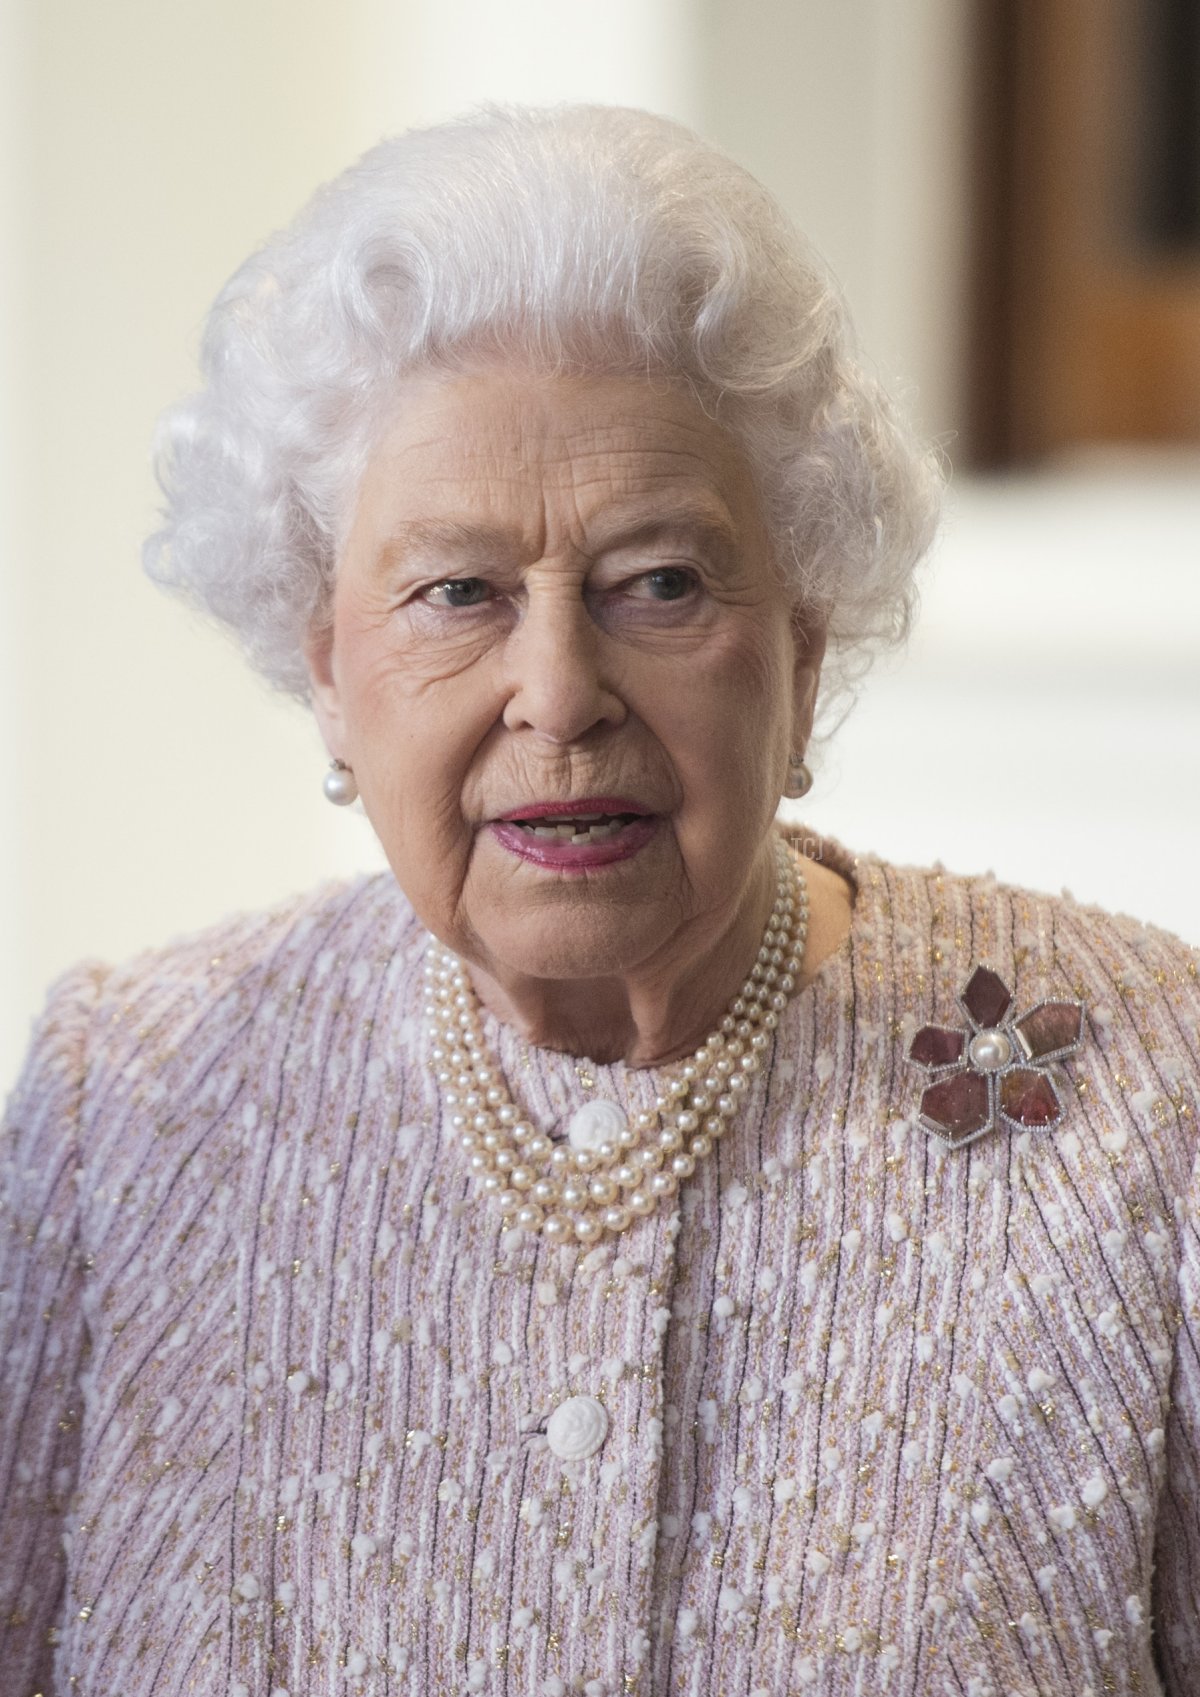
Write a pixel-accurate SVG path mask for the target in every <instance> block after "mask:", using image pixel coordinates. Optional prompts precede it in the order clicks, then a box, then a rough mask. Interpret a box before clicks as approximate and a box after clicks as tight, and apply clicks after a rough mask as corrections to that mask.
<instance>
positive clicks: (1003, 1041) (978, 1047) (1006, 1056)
mask: <svg viewBox="0 0 1200 1697" xmlns="http://www.w3.org/2000/svg"><path fill="white" fill-rule="evenodd" d="M967 1054H968V1055H969V1056H970V1058H971V1060H972V1062H973V1063H974V1065H975V1066H977V1067H978V1068H979V1070H980V1072H995V1071H996V1069H997V1067H1002V1066H1007V1064H1008V1062H1009V1061H1011V1060H1012V1042H1011V1040H1010V1039H1009V1037H1008V1036H1007V1035H1006V1034H1005V1033H1004V1032H1003V1031H980V1032H977V1033H976V1035H975V1036H974V1037H972V1039H971V1042H970V1046H969V1048H968V1049H967Z"/></svg>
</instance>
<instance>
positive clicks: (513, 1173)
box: [508, 1166, 537, 1190]
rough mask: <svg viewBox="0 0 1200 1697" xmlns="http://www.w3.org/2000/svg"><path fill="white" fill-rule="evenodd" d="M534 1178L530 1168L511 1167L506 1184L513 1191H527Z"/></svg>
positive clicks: (535, 1175)
mask: <svg viewBox="0 0 1200 1697" xmlns="http://www.w3.org/2000/svg"><path fill="white" fill-rule="evenodd" d="M536 1177H537V1174H536V1173H535V1172H534V1170H533V1168H532V1167H524V1166H521V1167H513V1168H511V1169H510V1171H509V1175H508V1182H509V1183H510V1184H511V1185H512V1187H513V1189H514V1190H528V1189H529V1187H530V1185H531V1184H532V1183H533V1181H534V1179H535V1178H536Z"/></svg>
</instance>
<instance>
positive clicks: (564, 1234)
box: [542, 1214, 571, 1243]
mask: <svg viewBox="0 0 1200 1697" xmlns="http://www.w3.org/2000/svg"><path fill="white" fill-rule="evenodd" d="M542 1236H543V1237H544V1238H548V1239H549V1241H550V1242H551V1243H566V1242H567V1240H568V1238H569V1237H570V1236H571V1222H570V1220H569V1219H568V1218H567V1216H566V1215H565V1214H547V1215H546V1218H545V1221H544V1222H543V1224H542Z"/></svg>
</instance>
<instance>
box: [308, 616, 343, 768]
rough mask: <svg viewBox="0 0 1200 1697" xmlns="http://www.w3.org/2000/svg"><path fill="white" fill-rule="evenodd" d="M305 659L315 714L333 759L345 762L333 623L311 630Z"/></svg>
mask: <svg viewBox="0 0 1200 1697" xmlns="http://www.w3.org/2000/svg"><path fill="white" fill-rule="evenodd" d="M304 658H305V662H306V664H307V666H308V679H309V685H310V687H311V689H312V707H313V714H314V716H315V717H316V721H317V726H318V728H319V729H320V732H321V736H322V739H323V740H324V743H325V747H326V748H327V749H328V750H329V756H330V758H331V759H333V760H344V759H345V757H346V755H345V747H344V743H345V733H346V726H345V721H344V720H343V718H342V701H341V695H340V693H339V691H338V686H337V679H336V677H335V675H334V664H333V623H332V621H331V620H329V621H322V622H321V624H319V625H313V626H312V627H311V628H310V629H309V633H308V637H307V640H306V641H305V644H304Z"/></svg>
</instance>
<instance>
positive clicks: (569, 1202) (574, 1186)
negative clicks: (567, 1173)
mask: <svg viewBox="0 0 1200 1697" xmlns="http://www.w3.org/2000/svg"><path fill="white" fill-rule="evenodd" d="M559 1194H560V1196H561V1197H562V1204H563V1207H564V1208H581V1207H582V1206H583V1204H584V1203H585V1202H586V1201H587V1186H586V1185H585V1184H581V1183H579V1182H578V1181H577V1180H575V1179H568V1180H567V1182H566V1184H564V1185H563V1187H562V1190H561V1191H560V1192H559Z"/></svg>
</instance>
